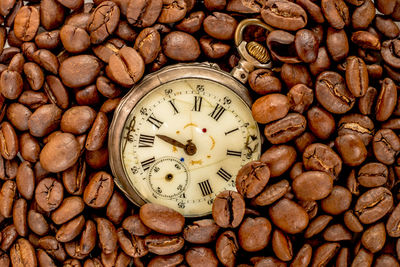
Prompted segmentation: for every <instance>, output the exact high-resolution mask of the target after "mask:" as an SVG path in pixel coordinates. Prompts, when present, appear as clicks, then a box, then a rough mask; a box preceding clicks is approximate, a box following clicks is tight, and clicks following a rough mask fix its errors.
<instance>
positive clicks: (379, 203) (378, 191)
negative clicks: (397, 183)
mask: <svg viewBox="0 0 400 267" xmlns="http://www.w3.org/2000/svg"><path fill="white" fill-rule="evenodd" d="M392 206H393V197H392V193H391V192H390V191H389V190H388V189H386V188H384V187H377V188H373V189H370V190H368V191H367V192H365V193H364V194H362V195H361V196H360V197H359V198H358V200H357V203H356V205H355V209H354V211H355V214H356V215H357V216H358V218H359V219H360V221H361V222H362V223H364V224H371V223H374V222H376V221H378V220H379V219H380V218H382V217H383V216H385V215H386V214H387V213H388V212H389V210H390V209H391V208H392Z"/></svg>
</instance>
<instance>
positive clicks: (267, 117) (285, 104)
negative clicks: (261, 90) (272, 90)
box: [252, 94, 289, 124]
mask: <svg viewBox="0 0 400 267" xmlns="http://www.w3.org/2000/svg"><path fill="white" fill-rule="evenodd" d="M288 112H289V99H288V98H287V97H286V96H285V95H282V94H268V95H266V96H263V97H260V98H259V99H257V100H256V101H255V102H254V104H253V106H252V114H253V117H254V119H255V120H256V121H257V122H258V123H263V124H265V123H269V122H271V121H275V120H278V119H281V118H283V117H285V116H286V115H287V113H288Z"/></svg>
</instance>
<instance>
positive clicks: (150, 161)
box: [140, 157, 156, 171]
mask: <svg viewBox="0 0 400 267" xmlns="http://www.w3.org/2000/svg"><path fill="white" fill-rule="evenodd" d="M154 161H156V159H155V158H154V157H152V158H149V159H146V160H144V161H142V162H141V163H140V164H142V168H143V170H144V171H147V170H148V169H149V168H150V166H151V164H153V163H154Z"/></svg>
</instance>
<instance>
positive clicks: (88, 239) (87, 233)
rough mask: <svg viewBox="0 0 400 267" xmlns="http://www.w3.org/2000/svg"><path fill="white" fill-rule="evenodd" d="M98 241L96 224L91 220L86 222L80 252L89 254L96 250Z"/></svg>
mask: <svg viewBox="0 0 400 267" xmlns="http://www.w3.org/2000/svg"><path fill="white" fill-rule="evenodd" d="M96 241H97V234H96V224H95V223H94V222H93V221H91V220H86V223H85V227H84V229H83V231H82V235H81V239H80V245H79V250H80V251H81V253H82V254H89V253H90V252H91V251H92V250H93V249H94V247H95V245H96Z"/></svg>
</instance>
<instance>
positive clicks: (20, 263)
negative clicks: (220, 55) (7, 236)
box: [10, 238, 38, 267]
mask: <svg viewBox="0 0 400 267" xmlns="http://www.w3.org/2000/svg"><path fill="white" fill-rule="evenodd" d="M10 259H11V264H12V266H15V267H25V266H32V267H37V266H38V265H37V258H36V253H35V249H34V248H33V246H32V244H31V243H30V242H29V241H28V240H26V239H24V238H20V239H18V240H17V241H16V243H15V244H14V245H13V246H12V248H11V250H10Z"/></svg>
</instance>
